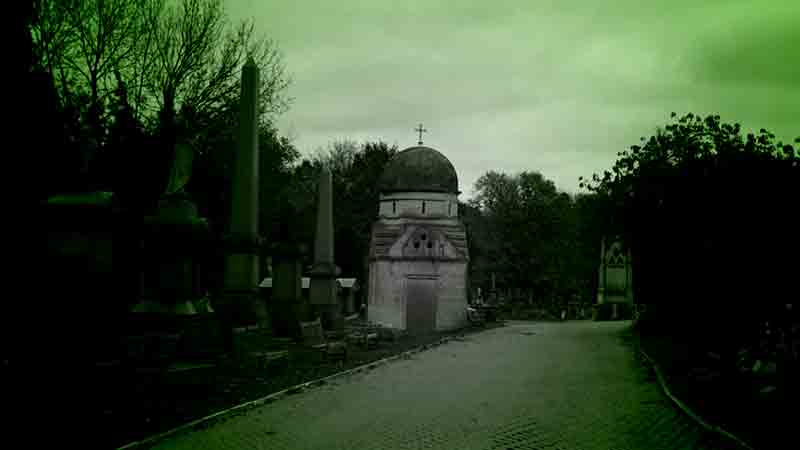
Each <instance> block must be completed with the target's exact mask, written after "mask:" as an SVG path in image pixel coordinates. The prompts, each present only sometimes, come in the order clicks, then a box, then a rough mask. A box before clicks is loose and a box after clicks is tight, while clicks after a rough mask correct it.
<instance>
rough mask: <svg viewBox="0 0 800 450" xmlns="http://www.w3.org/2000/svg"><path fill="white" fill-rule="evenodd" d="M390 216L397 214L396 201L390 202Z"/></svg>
mask: <svg viewBox="0 0 800 450" xmlns="http://www.w3.org/2000/svg"><path fill="white" fill-rule="evenodd" d="M392 214H397V200H392Z"/></svg>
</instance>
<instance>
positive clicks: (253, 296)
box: [217, 58, 268, 351]
mask: <svg viewBox="0 0 800 450" xmlns="http://www.w3.org/2000/svg"><path fill="white" fill-rule="evenodd" d="M258 92H259V74H258V67H257V66H256V64H255V62H254V61H253V59H252V58H249V59H248V60H247V63H245V65H244V67H243V69H242V88H241V97H240V115H239V140H238V151H237V153H236V163H235V172H234V176H233V180H232V184H233V186H232V194H231V216H230V232H229V234H228V235H227V236H226V237H225V242H224V245H225V253H226V257H225V275H224V287H223V296H222V297H223V298H222V299H221V300H222V301H221V302H220V304H219V305H217V310H218V312H219V313H220V316H221V320H222V323H223V325H222V329H221V331H222V332H223V333H224V336H225V341H226V348H227V349H228V350H229V351H232V350H234V343H233V339H234V337H233V331H232V330H233V326H234V324H235V322H240V323H241V322H246V323H247V322H250V323H252V322H255V323H258V325H259V326H260V327H264V328H268V318H267V315H266V306H265V305H264V303H263V302H261V301H260V296H259V292H258V284H259V253H260V250H261V247H262V242H261V238H260V237H259V235H258V187H259V184H258V168H259V163H258V160H259V157H258V115H259V113H258V98H257V97H258Z"/></svg>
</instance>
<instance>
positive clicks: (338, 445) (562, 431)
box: [156, 321, 722, 450]
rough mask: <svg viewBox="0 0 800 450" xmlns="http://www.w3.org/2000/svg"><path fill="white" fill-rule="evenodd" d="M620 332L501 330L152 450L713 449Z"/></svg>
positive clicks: (577, 326)
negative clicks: (676, 406)
mask: <svg viewBox="0 0 800 450" xmlns="http://www.w3.org/2000/svg"><path fill="white" fill-rule="evenodd" d="M628 325H629V322H589V321H582V322H566V323H528V322H510V323H509V324H508V325H507V326H506V327H504V328H499V329H494V330H490V331H486V332H483V333H479V334H476V335H472V336H469V337H468V338H465V339H464V340H461V341H451V342H449V343H447V344H445V345H442V346H439V347H436V348H434V349H431V350H429V351H426V352H422V353H418V354H415V355H414V356H413V357H412V358H411V359H410V360H399V361H396V362H392V363H389V364H386V365H383V366H379V367H378V368H376V369H374V370H372V371H370V372H366V373H359V374H355V375H352V376H350V377H348V378H346V379H339V380H337V381H336V382H334V383H331V384H329V385H326V386H323V387H320V388H316V389H313V390H310V391H307V392H303V393H300V394H296V395H293V396H289V397H287V398H284V399H282V400H280V401H278V402H276V403H273V404H269V405H265V406H262V407H259V408H257V409H254V410H251V411H249V412H247V413H245V414H244V415H241V416H238V417H234V418H231V419H229V420H226V421H224V422H221V423H219V424H217V425H215V426H213V427H211V428H208V429H205V430H200V431H195V432H192V433H190V434H185V435H180V436H175V437H173V438H171V439H170V440H168V441H165V442H163V443H161V444H160V445H159V446H158V447H156V448H161V449H195V450H199V449H343V450H344V449H346V450H355V449H381V450H389V449H453V450H456V449H458V450H467V449H475V450H490V449H492V450H494V449H497V450H506V449H586V450H589V449H598V450H623V449H647V450H657V449H670V450H672V449H717V448H722V447H720V446H719V444H714V443H712V442H711V439H710V436H708V435H707V434H706V433H704V432H703V431H702V430H701V429H700V428H699V427H698V426H697V425H695V424H694V423H693V422H691V421H690V420H689V419H687V418H686V417H685V416H683V415H682V413H680V412H679V411H677V410H676V409H675V408H673V407H672V405H671V404H670V403H668V401H667V400H666V399H665V397H664V395H663V394H662V393H661V392H660V390H659V387H658V385H657V384H656V383H655V382H654V381H653V379H652V377H650V376H648V374H647V371H646V370H645V369H644V368H643V367H642V365H641V363H640V362H639V360H638V359H637V356H636V353H635V351H634V350H633V349H632V348H631V347H630V346H628V345H626V344H624V343H622V341H621V339H620V338H619V333H620V332H621V331H622V330H623V329H624V328H625V327H626V326H628Z"/></svg>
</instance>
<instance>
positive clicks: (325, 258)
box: [309, 168, 344, 330]
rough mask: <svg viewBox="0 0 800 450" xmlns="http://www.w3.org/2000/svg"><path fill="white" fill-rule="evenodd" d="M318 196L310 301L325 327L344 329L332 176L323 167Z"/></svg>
mask: <svg viewBox="0 0 800 450" xmlns="http://www.w3.org/2000/svg"><path fill="white" fill-rule="evenodd" d="M318 192H319V195H318V198H317V224H316V235H315V237H314V265H313V267H312V268H311V273H310V278H311V286H310V289H309V291H310V292H309V298H310V303H311V305H312V306H313V308H314V310H315V312H316V313H318V314H319V315H320V318H321V320H322V326H323V327H324V328H325V329H327V330H340V329H342V328H344V321H343V318H342V314H341V310H340V308H339V299H338V295H337V288H338V286H337V282H336V276H337V275H339V273H340V269H339V267H338V266H336V264H335V263H334V256H333V250H334V240H333V239H334V233H333V231H334V229H333V198H332V192H333V188H332V177H331V172H330V170H329V169H327V168H324V169H323V170H322V174H321V176H320V179H319V191H318Z"/></svg>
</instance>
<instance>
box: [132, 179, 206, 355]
mask: <svg viewBox="0 0 800 450" xmlns="http://www.w3.org/2000/svg"><path fill="white" fill-rule="evenodd" d="M210 246H211V240H210V230H209V226H208V223H207V222H206V220H205V219H203V218H201V217H198V215H197V208H196V207H195V205H194V204H193V203H192V202H190V201H189V200H188V199H186V198H185V197H183V196H180V195H177V196H171V197H166V198H163V199H162V200H161V201H160V202H159V206H158V210H157V213H156V214H155V215H154V216H149V217H146V218H145V220H144V228H143V235H142V240H141V256H142V268H141V269H142V272H141V273H142V277H141V288H142V289H141V296H140V299H139V302H138V303H137V304H136V305H134V306H133V308H132V309H131V317H130V318H129V320H128V321H127V324H128V325H127V326H128V329H127V330H126V334H128V335H137V334H141V333H154V332H156V333H161V334H170V333H177V334H179V335H180V336H181V341H180V344H179V347H180V355H177V356H179V357H186V358H193V357H210V356H213V355H214V354H217V353H219V351H220V350H221V341H220V339H219V335H218V334H216V333H214V332H213V331H214V329H215V328H216V325H215V324H216V316H215V314H214V309H213V308H212V306H211V303H210V301H209V298H208V297H207V295H206V292H205V289H204V287H205V286H203V285H202V283H199V282H198V281H199V280H198V277H199V270H198V269H199V266H198V264H197V261H198V260H201V259H202V257H203V255H202V252H205V251H208V249H209V247H210ZM209 330H211V332H209Z"/></svg>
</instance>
